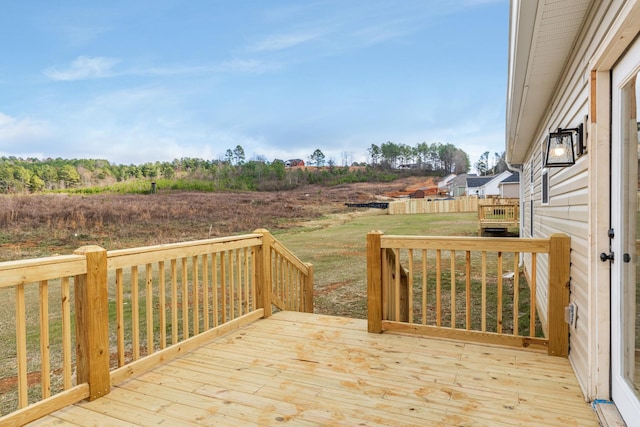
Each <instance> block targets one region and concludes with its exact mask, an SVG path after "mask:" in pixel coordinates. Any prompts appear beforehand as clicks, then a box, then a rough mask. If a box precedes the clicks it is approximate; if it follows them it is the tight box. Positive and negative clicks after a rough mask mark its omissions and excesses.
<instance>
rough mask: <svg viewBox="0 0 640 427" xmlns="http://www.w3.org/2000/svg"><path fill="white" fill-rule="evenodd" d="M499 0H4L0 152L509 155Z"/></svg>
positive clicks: (162, 156)
mask: <svg viewBox="0 0 640 427" xmlns="http://www.w3.org/2000/svg"><path fill="white" fill-rule="evenodd" d="M508 9H509V4H508V0H446V1H444V0H190V1H178V0H152V1H151V0H134V1H131V0H110V1H93V0H83V1H76V0H56V1H49V0H6V1H3V2H2V5H0V52H2V56H1V59H0V156H16V157H22V158H27V157H34V158H38V159H46V158H49V157H52V158H57V157H61V158H65V159H72V158H92V159H106V160H108V161H110V162H112V163H116V164H132V163H133V164H141V163H145V162H155V161H171V160H173V159H176V158H182V157H197V158H203V159H222V158H223V157H224V153H225V151H226V150H227V149H229V148H230V149H233V148H235V147H236V146H238V145H240V146H241V147H242V148H243V149H244V151H245V155H246V159H247V160H250V159H259V158H266V159H267V160H269V161H271V160H273V159H276V158H277V159H282V160H287V159H292V158H300V159H303V160H305V161H307V160H308V159H309V157H310V156H311V154H312V153H313V152H314V151H315V150H316V149H320V150H321V151H322V152H323V153H324V155H325V158H326V160H327V161H328V160H333V161H334V162H335V164H337V165H343V164H345V163H347V164H350V163H351V162H362V161H366V160H367V149H368V148H369V147H371V145H372V144H376V145H381V144H383V143H385V142H387V141H391V142H394V143H396V144H406V145H410V146H415V145H417V144H419V143H422V142H427V143H429V144H431V143H434V142H440V143H443V144H453V145H455V146H456V147H458V148H461V149H462V150H464V151H465V152H466V153H467V154H468V155H469V157H470V160H471V162H472V164H473V163H475V162H476V161H477V160H478V157H479V156H480V155H481V154H482V153H484V152H485V151H489V152H490V153H492V155H493V153H494V152H499V153H502V152H503V151H504V141H505V109H506V107H505V103H506V83H507V82H506V81H507V55H508V27H509V19H508V12H509V11H508Z"/></svg>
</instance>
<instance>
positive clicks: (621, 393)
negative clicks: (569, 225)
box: [609, 39, 640, 419]
mask: <svg viewBox="0 0 640 427" xmlns="http://www.w3.org/2000/svg"><path fill="white" fill-rule="evenodd" d="M639 73H640V40H639V39H636V40H635V42H634V43H632V45H631V46H630V48H629V50H628V51H627V52H626V53H625V55H624V56H623V57H621V58H620V61H619V62H618V63H617V64H616V66H615V67H614V68H613V70H612V85H611V102H612V106H611V107H612V108H611V111H612V114H611V131H612V132H611V195H610V200H609V203H610V206H611V224H612V227H613V228H614V232H615V236H614V238H613V239H612V240H611V250H612V251H613V253H614V255H615V259H614V261H613V262H612V263H611V276H610V277H611V278H610V283H611V397H612V399H613V401H614V403H615V404H616V406H617V407H618V410H619V411H620V413H621V414H622V416H623V418H625V419H638V418H640V396H638V395H637V394H636V393H635V392H634V390H633V388H632V386H631V385H630V384H629V383H628V382H627V381H626V379H625V377H624V373H623V370H624V365H623V353H624V349H623V345H624V342H625V338H624V334H625V333H626V331H625V328H624V326H623V324H624V323H625V320H627V321H628V320H629V319H624V318H623V312H624V310H623V309H622V306H623V305H624V304H625V296H624V295H623V291H624V289H623V286H622V283H623V281H625V280H627V279H626V278H625V277H626V274H627V272H628V270H627V269H626V268H625V266H626V267H629V264H627V263H625V262H624V261H623V258H622V257H623V254H624V253H625V252H627V249H628V247H629V245H631V244H632V243H633V244H634V245H635V241H634V242H628V238H627V235H628V233H626V232H625V231H626V229H623V226H626V225H630V224H629V223H633V224H635V218H633V221H632V220H631V219H629V220H626V221H625V218H624V216H625V215H626V214H627V212H625V210H624V209H622V204H623V202H626V203H633V202H632V201H630V200H626V199H627V198H628V197H630V194H628V192H630V191H631V190H632V188H634V187H636V185H635V182H636V180H635V179H634V180H633V182H634V184H633V187H632V188H630V189H629V190H628V192H625V189H626V188H627V187H626V185H627V184H628V183H629V181H627V180H628V179H629V178H630V177H628V176H626V174H627V172H629V170H628V168H627V165H625V158H626V153H625V151H624V148H623V146H622V132H623V128H624V127H625V126H627V125H628V124H625V123H624V121H623V120H624V119H623V117H624V115H625V113H626V111H628V110H625V109H624V108H623V106H622V104H623V96H622V91H623V88H624V87H625V86H627V85H628V84H629V83H630V82H631V81H632V79H633V78H636V83H637V84H638V85H640V78H638V77H637V76H639V75H640V74H639ZM638 101H639V100H636V105H637V103H638ZM630 108H636V106H631V107H630ZM637 120H638V118H636V121H637ZM631 136H633V134H632V135H631ZM633 145H634V147H637V144H633ZM634 147H629V150H631V153H632V152H633V151H635V149H634ZM634 158H635V156H634ZM627 161H630V158H629V159H627ZM636 191H637V189H636ZM625 193H627V194H625ZM634 193H635V192H634ZM633 204H634V205H635V203H633ZM634 240H635V239H634ZM636 262H637V261H636ZM631 265H635V262H634V263H633V264H631ZM634 281H635V279H634ZM627 302H628V301H627ZM631 321H632V323H633V324H635V319H632V320H631Z"/></svg>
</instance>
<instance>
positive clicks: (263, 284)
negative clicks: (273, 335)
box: [254, 228, 272, 318]
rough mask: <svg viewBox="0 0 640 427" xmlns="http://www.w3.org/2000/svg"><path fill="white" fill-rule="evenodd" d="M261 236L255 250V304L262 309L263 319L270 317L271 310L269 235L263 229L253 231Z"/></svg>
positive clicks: (270, 239)
mask: <svg viewBox="0 0 640 427" xmlns="http://www.w3.org/2000/svg"><path fill="white" fill-rule="evenodd" d="M254 233H256V234H261V235H262V245H261V246H258V247H257V248H256V271H255V281H256V294H257V295H256V302H257V307H258V308H262V309H264V317H265V318H266V317H270V316H271V314H272V310H271V242H272V238H271V233H269V231H268V230H266V229H264V228H259V229H257V230H256V231H254Z"/></svg>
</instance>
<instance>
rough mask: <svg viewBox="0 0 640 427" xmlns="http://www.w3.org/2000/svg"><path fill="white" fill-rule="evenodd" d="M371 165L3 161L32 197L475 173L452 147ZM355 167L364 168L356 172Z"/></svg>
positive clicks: (4, 181) (9, 181)
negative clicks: (158, 184)
mask: <svg viewBox="0 0 640 427" xmlns="http://www.w3.org/2000/svg"><path fill="white" fill-rule="evenodd" d="M368 154H369V159H368V160H369V161H368V162H363V163H353V164H352V165H350V166H351V167H348V166H337V165H336V164H335V161H333V159H329V160H328V161H326V157H325V155H324V153H322V151H321V150H320V149H316V150H315V151H313V152H312V153H311V154H310V155H309V157H308V158H307V161H308V164H311V165H314V164H315V166H321V167H322V168H319V169H310V170H307V169H304V168H303V169H299V168H296V169H291V168H287V167H286V166H285V162H284V161H283V160H278V159H275V160H273V161H271V162H269V161H267V160H266V158H264V157H263V156H259V157H257V158H255V159H251V160H246V157H245V152H244V149H243V148H242V146H240V145H238V146H236V147H235V148H229V149H227V150H226V152H225V155H224V157H223V158H222V159H217V160H209V159H201V158H191V157H183V158H180V159H174V160H173V161H170V162H168V161H164V162H159V161H157V162H147V163H143V164H139V165H135V164H129V165H122V164H114V163H110V162H109V161H107V160H103V159H62V158H56V159H52V158H48V159H37V158H24V159H23V158H19V157H14V156H8V157H6V156H5V157H0V193H32V192H42V191H59V190H69V189H79V188H87V187H107V186H110V185H114V184H117V183H124V182H127V181H133V180H141V179H144V180H149V181H156V180H164V182H165V183H166V182H168V181H178V180H179V181H183V182H184V181H200V182H207V183H208V184H207V186H206V187H207V188H208V189H212V190H225V189H228V190H279V189H290V188H295V187H297V186H300V185H305V184H324V185H334V184H341V183H349V182H366V181H374V182H375V181H390V180H393V179H395V178H397V177H399V176H406V175H432V176H445V175H448V174H449V173H464V172H466V171H467V170H468V169H469V158H468V156H467V154H466V153H465V152H464V151H462V150H460V149H458V148H456V147H455V146H453V145H452V144H440V143H434V144H427V143H422V144H417V145H416V146H415V147H409V146H407V145H405V144H395V143H393V142H386V143H383V144H381V145H380V146H377V145H375V144H372V145H371V147H370V148H369V149H368ZM353 166H358V167H357V168H354V167H353Z"/></svg>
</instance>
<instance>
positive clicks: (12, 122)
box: [0, 112, 48, 147]
mask: <svg viewBox="0 0 640 427" xmlns="http://www.w3.org/2000/svg"><path fill="white" fill-rule="evenodd" d="M47 133H48V126H47V125H46V124H44V123H41V122H38V121H37V120H34V119H31V118H21V119H17V118H15V117H11V116H9V115H7V114H4V113H1V112H0V147H7V146H9V145H11V144H17V143H21V142H24V141H31V140H33V139H39V138H42V137H43V136H45V135H46V134H47Z"/></svg>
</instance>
